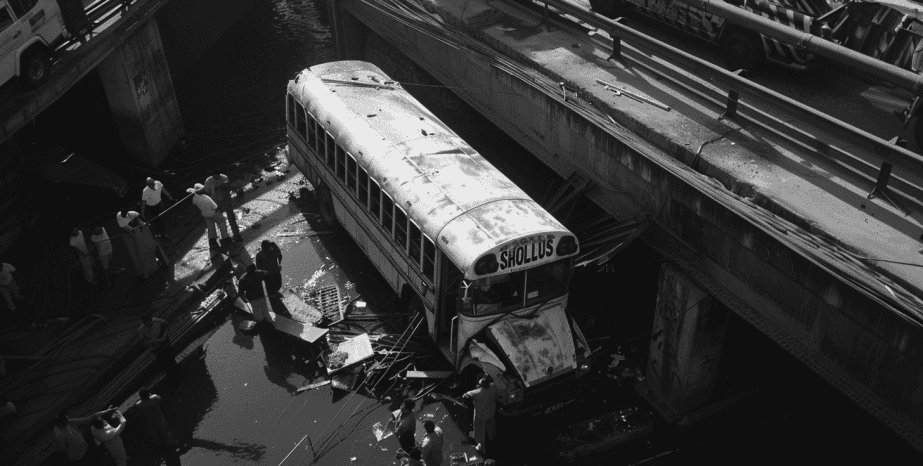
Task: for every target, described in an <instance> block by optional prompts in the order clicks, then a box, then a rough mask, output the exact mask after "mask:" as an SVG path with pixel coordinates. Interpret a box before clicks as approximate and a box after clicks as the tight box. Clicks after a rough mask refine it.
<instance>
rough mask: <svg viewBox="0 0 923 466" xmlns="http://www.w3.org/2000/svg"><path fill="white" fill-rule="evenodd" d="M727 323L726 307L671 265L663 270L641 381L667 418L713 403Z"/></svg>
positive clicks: (662, 268) (675, 418) (670, 418)
mask: <svg viewBox="0 0 923 466" xmlns="http://www.w3.org/2000/svg"><path fill="white" fill-rule="evenodd" d="M727 323H728V313H727V310H726V308H725V307H724V306H722V305H721V304H720V303H718V302H717V301H716V300H715V299H714V298H713V297H711V296H710V295H709V294H708V293H706V292H705V291H704V290H702V288H700V287H699V286H698V285H696V284H695V283H694V282H693V281H692V280H690V279H689V277H688V276H687V275H686V274H685V273H683V272H682V271H680V270H679V269H677V268H676V267H675V266H673V265H672V264H670V263H666V264H664V265H663V266H662V267H661V269H660V282H659V286H658V292H657V307H656V309H655V310H654V330H653V332H652V333H651V343H650V351H649V353H648V357H647V368H646V375H645V379H644V380H645V382H646V385H647V388H648V389H649V390H650V393H651V394H652V395H654V397H655V398H656V400H657V401H658V402H657V403H654V406H655V407H657V408H658V410H659V411H660V412H661V414H662V415H663V416H664V418H665V419H667V420H669V421H671V422H672V421H675V420H677V419H679V417H680V416H682V415H683V414H685V413H687V412H689V411H690V410H692V409H695V408H697V407H699V406H700V405H701V404H703V403H705V402H706V401H708V400H709V398H711V395H712V390H713V388H714V386H715V377H716V376H717V375H718V364H719V362H720V360H721V352H722V349H723V347H724V334H725V331H726V330H727ZM647 398H648V399H650V398H651V397H647Z"/></svg>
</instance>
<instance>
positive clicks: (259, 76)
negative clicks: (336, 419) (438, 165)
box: [165, 0, 914, 464]
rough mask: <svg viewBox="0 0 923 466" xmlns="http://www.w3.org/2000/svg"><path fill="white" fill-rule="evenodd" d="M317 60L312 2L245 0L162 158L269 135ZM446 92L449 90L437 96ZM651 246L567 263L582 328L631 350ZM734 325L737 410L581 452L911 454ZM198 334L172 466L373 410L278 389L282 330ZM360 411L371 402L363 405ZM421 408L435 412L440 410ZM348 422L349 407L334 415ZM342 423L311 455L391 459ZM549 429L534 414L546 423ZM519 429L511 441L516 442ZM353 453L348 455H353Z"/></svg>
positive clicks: (210, 160)
mask: <svg viewBox="0 0 923 466" xmlns="http://www.w3.org/2000/svg"><path fill="white" fill-rule="evenodd" d="M332 59H334V53H333V48H332V44H331V36H330V33H329V18H328V17H327V12H326V3H325V2H324V1H323V0H273V1H268V0H257V1H255V2H254V5H253V6H252V7H251V8H250V9H249V11H248V12H247V13H246V14H245V15H244V19H243V20H242V21H240V22H239V23H238V24H236V25H235V26H233V27H232V28H231V29H230V30H229V31H228V33H227V34H226V35H225V37H223V38H222V39H221V40H220V41H219V42H218V43H217V44H216V46H215V48H214V49H213V50H212V51H211V52H209V53H208V54H206V55H205V57H204V58H203V60H202V61H201V62H200V63H198V64H197V65H196V66H195V67H194V68H193V70H192V71H191V72H189V73H186V74H184V76H183V77H182V79H179V80H177V81H176V82H175V87H176V92H177V96H178V99H179V102H180V106H181V109H182V113H183V118H184V122H185V124H186V128H187V142H186V144H185V147H184V148H183V149H182V150H181V152H180V153H178V154H177V156H176V158H175V159H174V161H173V162H171V163H170V164H169V165H170V168H171V169H172V170H174V171H176V172H183V171H188V172H195V171H201V170H208V169H210V168H213V167H225V166H231V165H233V164H235V163H248V161H250V160H254V159H255V158H258V157H259V156H261V155H262V154H264V153H265V152H267V151H270V150H273V149H274V148H278V147H280V146H282V145H284V143H285V138H284V111H283V109H284V95H285V86H286V83H287V82H288V80H289V79H291V78H292V77H294V76H295V74H296V73H297V72H298V71H300V70H302V69H304V68H306V67H309V66H311V65H314V64H318V63H323V62H326V61H330V60H332ZM408 76H410V77H409V78H407V79H408V80H414V79H422V78H420V77H419V76H416V77H414V76H413V73H410V74H408ZM402 79H403V78H402ZM414 84H425V82H410V81H407V82H406V86H405V87H406V88H407V89H408V90H410V91H411V92H412V93H414V94H415V95H418V97H419V98H420V99H421V100H422V101H423V102H424V104H426V105H428V106H430V108H431V109H432V110H433V111H434V113H436V115H437V116H439V117H440V118H441V119H443V120H444V121H445V122H446V123H447V124H449V125H450V126H451V127H453V128H454V129H455V130H456V131H457V132H458V133H459V134H460V135H461V136H462V137H463V138H465V139H466V140H468V141H470V142H471V144H472V145H473V146H474V147H475V149H477V150H478V151H480V152H481V153H482V154H484V156H485V157H487V158H488V160H491V161H492V162H494V163H495V164H496V165H498V166H499V167H500V168H501V169H503V170H505V171H506V172H507V174H508V176H509V177H510V178H511V179H513V180H514V181H516V182H517V183H520V184H521V185H522V187H523V189H524V190H526V191H527V192H529V193H530V194H531V195H533V196H534V197H536V198H541V197H542V196H543V195H544V193H545V192H546V191H547V187H548V183H547V180H550V179H554V178H555V177H554V175H553V174H551V173H550V172H549V171H548V170H547V169H545V168H544V167H543V166H541V165H539V164H538V163H537V162H535V160H534V159H532V158H530V157H529V155H528V154H527V153H526V152H525V151H524V150H523V149H522V148H521V147H520V146H518V145H517V144H516V143H515V142H513V141H512V140H511V139H509V138H508V137H506V136H505V135H504V134H503V133H502V132H501V131H499V130H498V129H497V128H495V127H493V126H492V125H490V124H489V122H487V121H485V120H484V119H483V118H481V117H479V116H478V115H477V114H476V113H475V112H473V111H472V110H471V109H470V108H469V107H467V106H465V105H464V104H463V103H460V102H459V101H457V100H452V99H451V98H447V97H446V95H447V94H445V93H443V94H442V95H433V93H431V92H422V93H421V92H419V91H420V90H422V89H425V88H423V87H416V86H414ZM446 99H448V100H449V101H450V102H451V103H450V104H448V105H447V104H446ZM537 180H538V181H537ZM347 243H348V241H347ZM342 246H343V247H349V245H348V244H344V245H342ZM659 259H661V258H660V257H659V256H658V255H657V254H656V253H655V252H653V251H652V250H651V249H649V248H648V247H647V246H645V245H644V244H641V243H639V244H638V245H635V246H632V247H631V248H629V250H628V251H626V252H625V253H623V255H622V256H621V258H620V260H619V262H617V263H616V264H615V265H614V266H613V267H610V268H609V269H608V270H607V271H606V272H605V273H596V272H595V271H588V272H581V275H580V276H579V277H578V282H579V283H578V285H577V287H576V288H575V289H574V293H575V294H577V293H579V294H580V296H579V297H576V296H575V298H574V301H575V304H577V303H579V305H580V306H581V307H582V308H584V310H585V311H586V312H597V313H598V314H597V315H596V319H595V325H594V327H595V328H594V329H591V330H589V331H588V332H595V333H596V334H597V335H599V334H600V332H602V331H605V332H609V333H610V334H611V335H613V336H612V337H610V338H611V340H610V341H628V342H629V343H627V344H629V345H631V344H633V345H636V346H637V347H638V348H639V349H640V350H641V351H642V352H643V351H646V348H647V344H648V341H649V339H648V338H647V337H646V335H645V333H644V332H646V331H649V330H650V319H651V316H652V311H651V310H652V306H653V305H654V302H655V299H654V296H653V293H654V291H655V285H656V279H657V271H658V268H659V264H660V262H659V261H658V260H659ZM346 260H352V259H348V258H347V259H346ZM355 262H356V263H354V264H352V266H353V268H354V269H364V268H367V267H366V266H367V265H368V264H367V263H366V264H365V265H363V264H362V263H361V259H357V260H356V261H355ZM357 264H358V265H357ZM357 275H359V274H357ZM353 278H354V279H355V277H353ZM358 281H360V283H359V286H370V285H369V284H372V285H371V286H382V285H381V282H380V280H377V281H376V280H371V279H369V280H358ZM578 290H579V291H578ZM600 290H606V292H605V293H602V292H601V291H600ZM639 290H642V291H643V292H642V291H639ZM639 293H641V296H639ZM734 319H736V318H735V317H732V320H734ZM735 322H737V324H735V325H738V326H741V327H740V329H739V330H738V331H739V332H740V333H739V334H738V335H743V336H742V337H740V338H738V339H737V341H735V342H734V343H733V344H732V343H729V346H728V348H727V349H726V351H727V353H728V354H726V356H725V359H726V360H727V361H732V362H728V363H727V364H728V367H730V369H727V368H725V369H723V373H722V374H723V375H724V376H726V378H728V379H729V380H732V381H735V382H720V383H721V384H722V385H721V388H722V390H725V391H727V392H728V393H734V392H735V391H736V392H745V391H747V390H754V389H756V388H757V387H762V388H761V389H760V390H757V392H758V394H757V395H755V396H754V397H751V398H750V400H751V401H749V402H748V403H744V406H745V407H746V411H745V413H744V414H743V415H742V416H736V417H734V416H728V417H725V416H722V417H720V419H719V420H717V421H713V422H709V423H707V424H706V425H705V426H703V427H702V428H695V429H686V430H683V429H678V428H671V427H666V426H665V427H663V428H662V429H660V430H659V431H658V433H657V434H655V435H654V436H653V437H652V439H651V443H650V444H648V443H645V442H644V441H642V442H640V443H636V444H634V445H630V446H629V447H628V448H626V449H623V450H619V451H616V452H615V453H614V454H613V455H611V456H608V455H607V456H606V457H605V458H602V459H599V460H598V461H597V462H596V463H595V464H633V463H636V462H639V461H642V460H644V459H646V458H649V457H652V456H655V455H657V454H659V453H664V452H669V451H674V453H670V454H667V455H665V456H663V457H660V458H659V459H656V460H653V461H651V462H649V463H647V464H673V463H676V464H679V463H682V464H687V463H691V462H693V461H702V462H708V463H710V464H750V463H759V464H763V463H766V464H770V463H780V462H782V463H793V464H805V463H819V462H827V461H846V460H850V459H856V458H861V459H863V460H869V461H874V460H881V461H883V462H884V463H888V464H897V463H900V462H901V461H898V460H899V459H900V458H904V457H906V455H911V454H914V453H912V450H910V449H909V448H908V447H907V445H906V444H905V443H903V442H902V441H901V440H900V439H898V438H896V436H894V435H893V434H890V433H889V432H887V431H886V430H885V429H883V428H882V427H881V426H880V425H879V424H878V423H877V422H876V421H874V420H873V419H872V418H871V417H870V416H869V415H867V414H865V413H864V412H863V411H861V410H860V409H859V408H857V407H856V406H855V405H853V404H851V403H850V402H849V401H848V400H847V399H846V398H845V397H843V396H842V395H840V394H839V393H838V392H835V391H834V390H833V389H831V388H830V387H829V386H827V385H826V384H824V383H823V382H822V381H820V379H819V378H817V376H816V375H814V374H812V373H810V372H809V371H807V370H806V369H804V368H803V367H800V366H799V365H798V363H797V362H795V361H794V360H793V358H791V357H789V356H787V355H786V354H784V353H782V351H781V350H780V349H779V348H778V347H776V346H774V345H773V344H772V343H770V342H769V341H768V340H767V339H766V338H765V337H763V336H762V335H760V334H759V333H758V332H756V331H755V330H753V329H752V328H751V329H746V326H745V324H743V323H742V322H740V321H739V319H736V320H735ZM639 334H640V337H639V336H638V335H639ZM212 338H213V340H212V341H211V342H210V343H209V344H207V345H206V347H205V350H204V352H203V353H202V355H201V357H199V358H195V359H192V360H190V361H189V362H187V363H186V364H187V366H188V367H187V369H188V370H190V371H191V372H192V375H191V377H190V379H189V380H188V381H187V383H185V384H183V386H181V387H180V386H174V387H172V388H170V387H167V388H165V389H168V390H171V391H170V392H169V394H170V395H172V397H173V398H175V399H177V400H183V401H177V402H176V404H175V407H176V408H177V409H188V411H189V412H190V414H194V415H192V416H190V417H189V418H187V419H185V420H184V421H183V422H184V423H185V424H184V425H183V426H182V427H183V429H185V430H188V431H191V432H193V434H194V437H195V439H196V440H194V442H196V443H195V444H194V445H192V449H191V450H189V454H188V455H187V456H184V458H183V463H184V464H254V463H260V464H278V462H279V461H280V460H281V459H282V456H284V454H285V453H286V452H288V451H289V449H291V448H292V447H294V445H295V444H297V442H298V441H299V439H301V438H302V435H306V434H311V435H313V436H317V435H319V434H320V433H322V432H323V431H324V430H325V427H322V426H321V425H326V424H327V422H328V421H330V419H331V417H330V416H331V415H332V412H335V411H336V410H339V409H341V408H344V409H345V411H346V412H351V411H353V410H354V409H357V410H358V411H357V413H358V414H356V418H355V419H367V418H368V416H370V415H371V416H372V418H374V417H375V416H378V417H381V413H378V412H377V411H383V410H382V408H380V407H375V408H373V407H372V406H371V405H372V404H373V403H369V405H370V406H369V407H359V405H358V402H359V401H358V400H356V401H354V402H353V404H347V402H346V401H347V400H344V399H343V398H342V397H333V398H331V396H330V393H329V391H323V392H321V391H318V392H314V393H311V394H307V395H302V397H301V398H292V397H291V390H292V389H293V387H295V386H299V385H301V384H302V383H304V381H305V380H306V379H311V378H312V377H311V374H310V373H309V369H310V367H309V365H308V364H306V362H305V361H306V360H309V359H310V357H311V355H310V354H302V353H301V352H300V350H298V348H297V346H296V345H297V343H298V342H291V341H288V342H285V341H282V342H280V341H278V340H273V339H267V338H263V337H259V338H256V339H252V340H246V339H243V338H241V337H240V335H238V334H236V332H235V331H234V329H233V323H228V324H225V325H224V326H223V327H222V328H221V329H220V330H219V331H218V333H216V334H215V335H214V336H213V337H212ZM632 338H633V339H632ZM754 342H756V343H754ZM732 353H733V354H732ZM605 362H608V360H607V361H605ZM741 374H749V375H746V376H745V375H741ZM740 379H746V381H747V382H746V383H744V382H739V380H740ZM735 383H736V385H735ZM604 388H605V389H608V387H604ZM600 391H603V389H602V388H601V389H600ZM603 395H605V396H610V398H611V395H612V393H606V394H602V393H600V394H598V395H597V397H596V399H595V401H591V402H590V403H588V404H585V405H584V406H583V407H582V408H581V409H580V412H574V413H570V414H571V416H572V417H576V418H580V417H583V418H586V417H592V416H594V415H597V414H601V413H603V412H606V410H607V409H606V406H604V405H601V404H599V405H594V404H593V403H595V402H598V401H599V400H601V399H602V398H604V397H605V396H603ZM618 396H620V397H621V398H619V399H617V400H615V401H613V404H617V403H620V404H622V405H624V404H626V403H638V402H637V401H636V400H635V398H634V397H632V396H631V394H630V393H624V394H618ZM357 398H360V397H357ZM194 399H195V401H192V400H194ZM182 406H185V408H184V407H182ZM608 406H610V407H611V406H612V404H610V405H608ZM354 407H355V408H354ZM431 409H435V408H431ZM331 410H333V411H332V412H331ZM373 410H375V411H374V412H376V413H377V414H371V413H373ZM748 413H749V414H748ZM455 414H458V413H455ZM434 415H439V416H444V415H445V412H444V411H443V412H442V413H434ZM461 416H462V417H463V416H464V415H463V414H462V415H461ZM353 419H354V418H353V417H350V423H352V422H353V421H352V420H353ZM356 422H358V421H356ZM350 426H352V424H350ZM350 426H347V427H349V428H348V429H346V430H344V431H342V435H340V436H339V437H338V440H336V441H335V442H334V443H333V444H332V445H327V447H328V448H330V449H331V454H330V455H329V456H328V457H326V459H325V460H324V461H323V463H325V464H391V463H392V462H393V461H392V458H393V451H394V449H393V447H392V449H391V451H390V452H388V451H382V450H376V451H375V452H374V453H375V455H373V456H371V457H370V456H369V455H370V454H369V453H368V449H369V447H368V446H367V445H366V443H368V445H372V442H373V440H370V439H369V432H368V430H367V426H366V427H363V428H361V429H358V430H356V429H355V428H354V427H350ZM556 427H559V426H557V425H549V426H545V427H541V426H539V428H540V429H543V430H545V432H546V433H548V432H551V431H553V429H554V428H556ZM534 438H535V437H534ZM534 438H519V437H518V436H517V435H516V431H507V436H506V439H507V440H508V441H510V442H511V445H514V444H515V445H517V446H516V448H518V449H519V450H518V451H519V453H520V459H526V458H529V459H532V460H533V462H532V463H530V464H540V463H542V460H541V459H542V458H543V457H545V455H546V452H547V448H545V447H542V448H536V444H535V442H534V441H532V442H531V443H530V440H533V439H534ZM521 441H524V443H517V442H521ZM514 456H515V455H514ZM353 457H357V458H358V459H357V460H356V462H353V460H352V458H353ZM292 460H293V461H292V463H291V464H309V463H310V454H309V451H307V450H305V449H304V448H303V446H302V447H301V448H300V449H297V451H296V452H295V455H294V457H293V458H292ZM286 464H289V463H286ZM510 464H513V463H510Z"/></svg>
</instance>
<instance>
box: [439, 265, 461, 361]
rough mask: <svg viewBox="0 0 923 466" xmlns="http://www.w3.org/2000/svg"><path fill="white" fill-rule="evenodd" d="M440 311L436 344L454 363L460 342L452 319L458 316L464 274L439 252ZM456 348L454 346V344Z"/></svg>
mask: <svg viewBox="0 0 923 466" xmlns="http://www.w3.org/2000/svg"><path fill="white" fill-rule="evenodd" d="M439 255H440V256H441V257H440V258H439V262H440V266H439V268H440V270H439V272H440V273H439V281H440V283H439V290H441V291H442V293H440V295H441V296H440V298H439V301H440V302H439V303H438V305H439V311H438V312H437V313H436V345H437V346H439V348H440V349H441V350H442V351H443V352H444V353H446V356H448V357H449V359H450V360H451V361H452V362H453V363H454V362H455V357H454V353H453V351H458V348H457V346H458V342H455V341H453V338H454V337H453V335H452V332H453V330H454V331H455V332H456V333H457V332H458V328H457V324H456V327H455V328H453V326H452V321H453V320H454V319H455V318H456V317H457V316H458V302H459V293H460V290H461V285H462V279H463V278H464V276H463V275H462V273H461V272H460V271H459V270H458V268H457V267H455V264H453V263H452V261H450V260H449V259H448V258H447V257H445V256H444V255H442V254H441V253H440V254H439ZM453 343H454V344H455V345H456V348H452V347H451V345H452V344H453Z"/></svg>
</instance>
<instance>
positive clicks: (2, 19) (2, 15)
mask: <svg viewBox="0 0 923 466" xmlns="http://www.w3.org/2000/svg"><path fill="white" fill-rule="evenodd" d="M10 24H13V19H12V18H10V13H9V11H7V10H6V8H4V9H3V10H0V31H3V30H4V29H6V27H7V26H9V25H10ZM287 103H288V105H287V107H288V124H290V125H292V126H295V96H293V95H291V94H288V102H287Z"/></svg>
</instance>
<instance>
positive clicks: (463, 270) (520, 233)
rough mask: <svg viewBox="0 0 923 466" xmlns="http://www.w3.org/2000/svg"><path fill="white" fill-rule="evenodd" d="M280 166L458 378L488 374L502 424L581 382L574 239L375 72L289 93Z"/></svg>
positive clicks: (333, 67)
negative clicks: (308, 190) (571, 296)
mask: <svg viewBox="0 0 923 466" xmlns="http://www.w3.org/2000/svg"><path fill="white" fill-rule="evenodd" d="M286 117H287V118H286V120H287V136H288V157H289V160H290V162H292V163H294V164H295V165H296V166H297V167H298V168H299V169H300V170H301V172H302V173H303V174H304V175H305V177H306V178H307V180H308V181H309V182H310V183H311V184H312V185H313V186H314V188H315V191H314V192H315V196H316V197H315V199H316V200H317V202H318V206H319V211H320V212H319V213H320V215H321V217H322V219H323V220H324V221H325V222H326V223H329V224H336V223H339V224H341V225H342V227H343V229H344V230H345V231H346V232H348V233H349V235H350V237H352V238H353V240H355V242H356V244H357V245H358V246H359V248H361V249H362V250H363V251H364V252H365V254H366V255H367V256H368V258H369V259H370V260H371V262H372V263H373V264H374V265H375V266H376V268H377V269H378V271H379V272H380V273H381V275H382V276H383V277H384V278H385V279H386V281H387V282H388V283H389V284H390V285H391V287H392V288H393V289H394V290H395V291H396V292H397V293H398V295H399V296H400V301H399V302H400V303H401V304H400V306H401V307H402V308H403V310H405V311H406V312H408V315H409V317H411V319H410V322H411V325H413V324H414V323H418V325H420V327H419V328H420V330H423V329H424V328H425V330H426V332H428V333H429V335H430V336H431V337H432V339H433V341H434V342H435V343H436V346H438V348H439V349H440V351H441V352H442V354H443V355H445V357H446V358H447V359H448V360H449V361H450V362H451V363H452V364H453V365H454V367H455V369H456V370H457V371H458V372H459V373H460V374H461V375H462V376H463V378H465V377H466V376H469V375H470V376H472V377H473V376H474V374H475V373H480V372H482V371H483V372H486V373H487V374H489V375H491V376H492V377H493V379H494V381H495V382H496V384H497V388H498V389H499V392H500V400H499V401H500V406H499V407H498V411H499V412H500V413H501V414H505V415H524V414H541V413H548V412H552V411H556V410H557V409H559V408H561V407H563V406H565V405H567V404H569V403H570V402H572V401H574V398H575V397H576V390H574V389H573V386H571V385H569V384H571V383H572V382H573V381H574V380H575V379H576V378H577V377H578V376H580V375H583V374H584V373H586V372H587V371H588V370H589V357H590V351H589V346H588V345H587V342H586V340H585V338H584V337H583V335H582V333H581V332H580V329H579V327H578V326H577V324H576V323H575V322H574V319H573V318H572V317H571V316H570V314H569V313H568V312H567V311H566V308H567V293H568V283H569V280H570V277H571V265H572V264H571V262H572V258H573V257H575V256H576V254H577V253H578V251H579V249H580V248H579V245H578V243H577V239H576V238H575V236H574V235H573V234H572V233H571V232H570V231H568V230H567V229H566V228H565V227H564V226H563V225H561V223H560V222H558V221H557V220H556V219H555V218H554V217H552V216H551V214H549V213H548V212H547V211H545V210H544V209H543V208H542V207H541V206H539V204H538V203H536V202H535V201H534V200H532V199H531V198H530V197H529V196H528V195H527V194H526V193H525V192H523V191H522V190H521V189H520V188H519V187H518V186H516V185H515V184H514V183H513V182H512V181H510V180H509V179H508V178H507V177H506V176H504V175H503V174H502V173H501V172H500V171H499V170H497V169H496V168H494V167H493V166H492V165H491V164H490V163H488V162H487V161H486V160H485V159H484V158H483V157H482V156H481V155H480V154H478V153H477V152H476V151H475V150H474V149H472V148H471V146H469V145H468V144H467V143H465V141H464V140H462V139H461V138H460V137H459V136H458V135H456V134H455V133H454V132H453V131H452V130H451V129H450V128H449V127H447V126H446V125H445V124H443V123H442V122H441V121H440V120H439V119H438V118H436V116H435V115H433V114H432V113H431V112H430V111H429V110H427V109H426V108H425V107H423V105H421V104H420V103H419V102H418V101H417V100H416V99H414V98H413V97H412V96H411V95H410V94H408V93H407V92H406V91H405V90H404V89H403V88H402V87H401V85H400V84H399V83H397V82H395V81H393V80H391V79H390V78H389V77H388V76H386V75H385V74H384V73H383V72H382V71H381V70H380V69H379V68H377V67H376V66H375V65H372V64H370V63H365V62H360V61H339V62H332V63H326V64H321V65H317V66H313V67H311V68H310V69H306V70H304V71H302V72H301V73H300V74H299V75H298V76H297V77H296V78H295V79H294V80H292V81H289V84H288V92H287V98H286Z"/></svg>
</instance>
